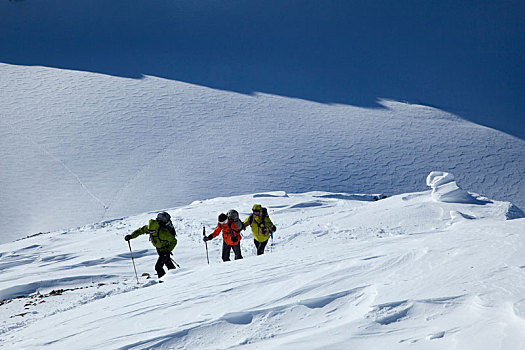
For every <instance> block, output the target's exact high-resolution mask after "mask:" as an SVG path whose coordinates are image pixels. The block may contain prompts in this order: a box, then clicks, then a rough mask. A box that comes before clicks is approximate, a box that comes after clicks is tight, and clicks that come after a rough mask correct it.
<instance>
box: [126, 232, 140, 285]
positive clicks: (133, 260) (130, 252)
mask: <svg viewBox="0 0 525 350" xmlns="http://www.w3.org/2000/svg"><path fill="white" fill-rule="evenodd" d="M128 246H129V254H130V255H131V261H132V262H133V269H134V270H135V277H136V278H137V284H140V282H139V276H138V275H137V268H136V267H135V259H133V252H132V251H131V243H130V242H129V241H128Z"/></svg>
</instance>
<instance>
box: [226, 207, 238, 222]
mask: <svg viewBox="0 0 525 350" xmlns="http://www.w3.org/2000/svg"><path fill="white" fill-rule="evenodd" d="M226 215H228V217H229V218H230V219H232V220H239V213H238V212H237V210H235V209H230V210H228V212H227V213H226Z"/></svg>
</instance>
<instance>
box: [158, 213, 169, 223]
mask: <svg viewBox="0 0 525 350" xmlns="http://www.w3.org/2000/svg"><path fill="white" fill-rule="evenodd" d="M170 220H171V216H170V214H168V213H166V212H165V211H163V212H160V213H158V214H157V222H158V223H159V224H161V225H166V224H167V223H168V222H170Z"/></svg>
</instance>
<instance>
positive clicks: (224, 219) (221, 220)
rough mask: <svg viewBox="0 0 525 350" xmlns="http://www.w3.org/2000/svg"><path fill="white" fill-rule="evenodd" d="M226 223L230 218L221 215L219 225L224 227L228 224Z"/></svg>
mask: <svg viewBox="0 0 525 350" xmlns="http://www.w3.org/2000/svg"><path fill="white" fill-rule="evenodd" d="M226 221H228V217H227V216H226V214H224V213H220V215H219V223H220V224H221V225H224V224H225V223H226Z"/></svg>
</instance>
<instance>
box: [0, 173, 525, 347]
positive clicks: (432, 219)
mask: <svg viewBox="0 0 525 350" xmlns="http://www.w3.org/2000/svg"><path fill="white" fill-rule="evenodd" d="M435 174H436V173H434V175H435ZM450 177H451V176H448V178H450ZM254 203H261V204H262V205H264V206H265V207H267V208H268V211H269V215H270V217H271V218H272V220H273V222H274V223H275V224H276V225H277V227H278V230H277V232H275V234H274V237H273V239H272V240H271V241H270V243H269V244H268V247H267V250H266V253H265V254H264V255H262V256H256V254H255V248H254V247H253V240H252V237H251V235H250V233H249V232H246V231H245V232H244V239H242V240H241V248H242V251H243V256H244V259H243V260H237V261H232V262H228V263H222V262H221V259H220V256H221V247H222V242H221V240H220V238H216V239H214V240H212V241H210V242H208V244H207V245H208V250H209V257H210V264H209V265H208V264H207V259H206V253H205V247H204V243H203V242H202V227H203V226H204V227H206V228H207V229H208V230H209V229H211V228H212V227H213V226H215V224H216V213H217V212H220V211H226V210H228V209H231V208H235V209H237V210H238V211H239V213H240V216H241V218H242V219H244V218H245V217H247V216H248V215H249V213H250V210H251V207H252V205H253V204H254ZM509 208H510V203H508V202H499V201H496V200H487V202H486V203H485V204H484V205H479V204H477V203H464V202H461V203H454V202H443V201H436V200H435V199H434V198H433V196H432V190H428V191H425V192H418V193H406V194H402V195H398V196H393V197H389V198H386V199H381V200H379V201H373V200H369V199H368V197H366V196H359V195H352V194H348V193H328V192H320V191H317V192H310V193H303V194H293V193H285V192H271V193H258V194H254V195H242V196H236V197H222V198H215V199H210V200H203V201H195V202H193V203H192V204H190V205H187V206H183V207H178V208H172V209H168V210H167V211H168V212H169V213H170V215H171V216H172V219H173V223H174V227H175V228H176V230H177V233H178V241H179V242H178V245H177V247H176V248H175V250H174V255H173V258H174V259H175V260H176V261H177V262H178V263H179V264H180V266H181V268H180V269H176V270H171V271H169V273H168V274H167V275H166V276H165V277H163V280H164V282H163V283H161V284H159V283H157V282H156V281H155V280H154V279H153V278H150V279H147V278H146V277H144V276H142V274H143V273H149V274H151V275H153V273H154V270H153V266H154V264H155V261H156V257H157V256H156V253H155V250H154V248H153V247H152V246H151V243H150V242H148V239H147V237H145V236H140V237H138V238H137V239H133V240H132V241H130V243H131V247H132V249H133V255H134V257H135V263H136V266H137V270H138V278H139V283H137V282H136V279H135V274H134V270H133V265H132V263H131V259H130V258H129V249H128V245H127V244H126V242H125V241H124V239H123V237H124V235H125V234H127V233H129V232H130V231H131V230H133V229H135V228H137V227H140V226H142V225H143V224H145V223H146V222H147V221H148V219H150V218H152V217H155V215H156V213H155V212H149V213H145V214H141V215H138V216H135V217H129V218H125V217H124V218H120V219H118V220H110V221H106V222H102V223H100V224H92V225H88V226H84V227H80V228H77V229H73V230H69V231H58V232H52V233H48V234H41V235H38V236H34V237H31V238H27V239H23V240H19V241H16V242H11V243H5V244H3V245H0V256H1V259H2V260H1V261H2V264H1V265H0V273H1V274H2V279H1V280H0V295H1V296H2V297H1V298H2V299H3V300H1V302H0V347H2V348H9V349H10V348H13V349H38V348H50V349H70V348H74V349H102V348H103V349H150V348H155V349H245V348H246V349H252V348H257V349H347V348H359V349H386V348H388V349H406V348H417V349H419V348H421V349H451V348H456V349H479V350H493V349H509V350H510V349H521V348H523V346H524V345H525V332H524V331H525V303H524V302H523V295H524V293H525V260H524V257H525V251H524V247H525V236H524V235H523V232H525V226H524V225H525V219H517V220H506V216H507V211H508V210H509ZM453 213H456V214H453ZM208 232H209V231H208Z"/></svg>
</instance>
